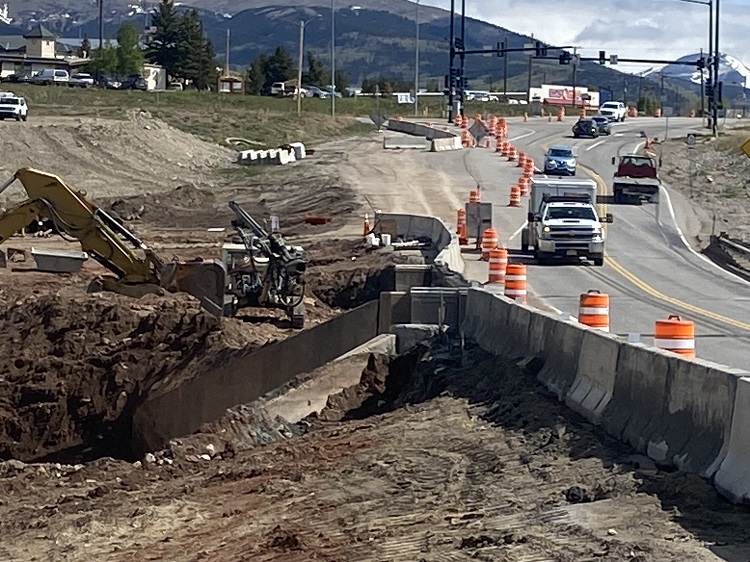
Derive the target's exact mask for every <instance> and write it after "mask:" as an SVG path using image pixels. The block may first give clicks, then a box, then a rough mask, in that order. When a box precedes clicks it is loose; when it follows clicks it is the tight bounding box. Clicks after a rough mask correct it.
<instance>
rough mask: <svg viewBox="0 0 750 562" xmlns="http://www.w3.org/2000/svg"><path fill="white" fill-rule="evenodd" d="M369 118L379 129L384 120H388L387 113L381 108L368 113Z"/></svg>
mask: <svg viewBox="0 0 750 562" xmlns="http://www.w3.org/2000/svg"><path fill="white" fill-rule="evenodd" d="M370 119H371V120H372V122H373V123H375V126H376V127H377V128H378V129H380V128H381V127H382V126H383V125H384V124H385V122H386V121H388V115H387V114H386V112H385V111H383V110H382V109H376V110H375V111H373V112H372V113H370Z"/></svg>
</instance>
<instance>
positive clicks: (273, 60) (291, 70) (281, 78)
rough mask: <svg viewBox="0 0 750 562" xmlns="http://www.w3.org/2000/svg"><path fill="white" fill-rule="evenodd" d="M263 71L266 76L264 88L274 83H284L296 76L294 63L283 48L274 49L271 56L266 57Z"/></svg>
mask: <svg viewBox="0 0 750 562" xmlns="http://www.w3.org/2000/svg"><path fill="white" fill-rule="evenodd" d="M264 71H265V75H266V83H265V84H264V86H268V85H269V84H273V83H274V82H286V81H287V80H291V79H292V78H294V77H295V76H296V75H297V71H296V69H295V65H294V61H292V57H291V56H289V52H288V51H287V50H286V49H285V48H284V47H276V50H275V51H274V52H273V55H271V56H270V57H268V60H267V61H266V67H265V68H264Z"/></svg>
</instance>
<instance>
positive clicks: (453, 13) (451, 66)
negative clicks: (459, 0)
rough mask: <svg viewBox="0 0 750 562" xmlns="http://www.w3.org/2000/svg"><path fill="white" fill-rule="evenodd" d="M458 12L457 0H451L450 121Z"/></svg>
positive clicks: (448, 86) (450, 116)
mask: <svg viewBox="0 0 750 562" xmlns="http://www.w3.org/2000/svg"><path fill="white" fill-rule="evenodd" d="M455 14H456V0H451V23H450V42H451V45H450V58H449V63H450V64H449V65H448V69H449V70H448V83H447V84H446V87H447V88H448V123H452V122H453V99H454V92H455V87H456V83H455V82H454V80H453V71H454V67H453V63H454V61H455V59H456V48H455V45H454V42H455V40H456V36H455V35H456V34H455V28H454V16H455Z"/></svg>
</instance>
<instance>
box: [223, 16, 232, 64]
mask: <svg viewBox="0 0 750 562" xmlns="http://www.w3.org/2000/svg"><path fill="white" fill-rule="evenodd" d="M230 33H231V32H230V30H229V28H228V27H227V44H226V56H225V57H224V76H229V42H230Z"/></svg>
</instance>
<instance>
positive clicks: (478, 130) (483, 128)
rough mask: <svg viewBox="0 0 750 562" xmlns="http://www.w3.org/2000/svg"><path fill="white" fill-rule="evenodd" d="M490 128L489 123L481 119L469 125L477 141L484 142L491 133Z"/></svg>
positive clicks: (470, 131)
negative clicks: (486, 123)
mask: <svg viewBox="0 0 750 562" xmlns="http://www.w3.org/2000/svg"><path fill="white" fill-rule="evenodd" d="M489 132H490V130H489V129H488V128H487V125H485V124H484V123H482V122H481V121H474V124H473V125H472V126H471V127H469V133H471V136H473V137H474V138H475V139H476V141H477V142H482V139H483V138H484V137H486V136H487V135H488V134H489Z"/></svg>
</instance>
